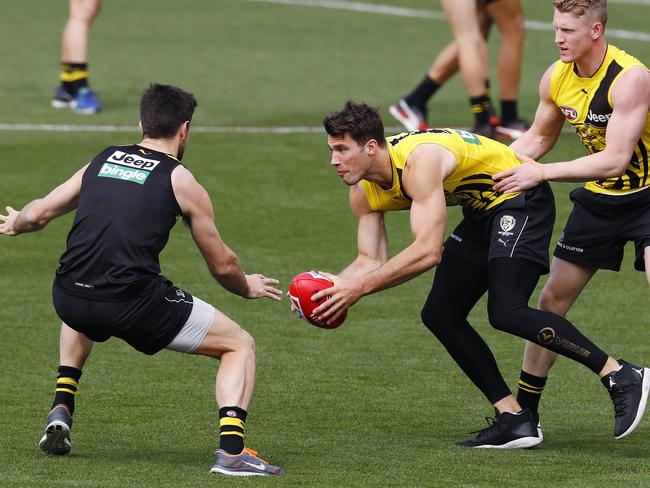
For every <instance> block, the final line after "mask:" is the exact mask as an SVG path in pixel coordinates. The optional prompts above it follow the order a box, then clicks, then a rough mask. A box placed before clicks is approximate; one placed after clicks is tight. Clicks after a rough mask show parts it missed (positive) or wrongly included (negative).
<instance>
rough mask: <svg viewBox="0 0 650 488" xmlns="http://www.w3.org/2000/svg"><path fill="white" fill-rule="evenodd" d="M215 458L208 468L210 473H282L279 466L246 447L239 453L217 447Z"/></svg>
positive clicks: (264, 474)
mask: <svg viewBox="0 0 650 488" xmlns="http://www.w3.org/2000/svg"><path fill="white" fill-rule="evenodd" d="M215 454H216V455H217V459H216V460H215V463H214V466H212V469H210V473H211V474H218V473H221V474H227V475H229V476H272V475H282V474H284V471H282V468H280V467H279V466H273V465H272V464H269V463H267V462H266V461H264V460H263V459H262V458H260V457H258V456H257V451H253V450H252V449H249V448H247V447H245V448H244V450H243V451H242V452H240V453H239V454H228V453H227V452H226V451H224V450H223V449H217V452H216V453H215Z"/></svg>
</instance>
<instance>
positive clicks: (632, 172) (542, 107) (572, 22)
mask: <svg viewBox="0 0 650 488" xmlns="http://www.w3.org/2000/svg"><path fill="white" fill-rule="evenodd" d="M553 5H554V7H555V13H554V17H553V25H554V26H555V43H556V44H557V46H558V48H559V50H560V60H559V61H557V62H555V63H553V64H552V65H551V66H550V67H549V68H548V69H547V70H546V73H544V75H543V77H542V80H541V82H540V85H539V92H540V102H539V106H538V108H537V113H536V114H535V120H534V122H533V124H532V126H531V128H530V130H528V131H527V132H526V133H525V134H524V135H523V136H522V137H521V138H519V139H518V140H517V141H515V142H514V143H513V144H512V146H511V147H512V148H513V149H515V150H517V151H518V152H519V153H521V154H522V158H524V159H525V160H526V163H525V164H522V165H521V166H518V167H516V168H512V169H510V170H508V171H506V172H504V173H500V174H497V175H496V178H497V179H498V180H500V181H499V182H498V183H497V184H496V185H495V189H497V190H499V191H502V192H503V191H523V190H525V189H527V188H531V187H532V186H534V185H537V184H539V183H540V182H543V181H586V182H588V183H587V184H586V185H585V186H584V188H576V189H575V190H573V191H572V192H571V200H572V201H573V204H574V206H573V210H572V212H571V215H570V216H569V220H568V221H567V223H566V225H565V227H564V232H563V233H562V236H561V237H560V241H559V242H558V243H557V246H556V247H555V257H554V258H553V262H552V264H551V276H550V278H549V280H548V281H547V283H546V285H545V286H544V289H543V290H542V293H541V296H540V300H539V306H540V308H541V309H542V310H548V311H550V312H553V313H556V314H558V315H565V314H566V313H567V312H568V311H569V309H570V308H571V306H572V305H573V303H574V302H575V301H576V299H577V298H578V296H579V295H580V293H581V292H582V290H583V289H584V287H585V286H586V285H587V283H589V280H591V278H592V277H593V276H594V274H595V273H596V271H598V269H610V270H613V271H618V270H619V269H620V266H621V261H622V259H623V247H624V246H625V244H626V243H627V242H633V243H634V246H635V250H636V259H635V262H634V267H635V268H636V269H637V270H638V271H644V270H645V273H646V277H647V279H648V284H650V176H649V158H650V113H649V111H648V110H649V104H650V72H648V69H647V68H646V67H645V66H644V65H643V64H642V63H641V62H640V61H639V60H638V59H636V58H634V57H632V56H630V55H629V54H627V53H626V52H625V51H621V50H620V49H618V48H617V47H616V46H613V45H611V44H608V43H607V41H606V39H605V25H606V23H607V2H606V1H605V0H555V1H554V2H553ZM565 119H566V120H567V121H568V122H569V124H571V125H572V126H573V127H574V129H575V131H576V133H577V134H578V137H579V138H580V140H581V141H582V144H583V145H584V146H585V149H586V150H587V153H588V155H587V156H584V157H582V158H579V159H575V160H573V161H565V162H560V163H548V164H544V165H540V164H538V163H536V162H535V161H533V160H530V159H527V158H525V157H524V156H523V155H526V156H529V157H530V158H533V159H539V158H541V157H542V156H544V155H545V154H546V153H547V152H549V151H550V150H551V149H552V148H553V146H554V145H555V143H556V142H557V140H558V137H559V135H560V132H561V130H562V126H563V124H564V120H565ZM621 306H622V307H626V306H637V304H621ZM640 306H643V305H640ZM556 358H557V355H556V354H554V353H553V352H552V351H548V350H546V349H542V348H540V347H539V346H538V345H536V344H533V343H527V344H526V352H525V356H524V361H523V365H522V371H521V376H520V379H519V394H518V399H519V401H520V403H521V404H522V405H523V406H526V407H528V408H530V409H531V410H534V411H537V408H538V405H539V400H540V397H541V394H542V392H543V390H544V386H545V384H546V378H547V376H548V372H549V370H550V368H551V366H552V365H553V363H554V361H555V359H556ZM636 380H638V378H635V377H634V376H633V377H632V378H630V379H629V381H636ZM629 381H625V382H623V381H619V382H618V383H617V386H616V387H617V388H621V389H625V388H628V387H629V386H628V384H629ZM644 381H645V379H644Z"/></svg>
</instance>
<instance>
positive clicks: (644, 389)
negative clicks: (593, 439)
mask: <svg viewBox="0 0 650 488" xmlns="http://www.w3.org/2000/svg"><path fill="white" fill-rule="evenodd" d="M648 390H650V369H648V368H643V383H642V384H641V401H640V402H639V408H638V410H637V411H636V417H634V422H632V425H630V428H629V429H627V430H626V431H625V432H623V433H622V434H621V435H619V436H614V438H615V439H622V438H623V437H625V436H628V435H630V434H631V433H632V431H633V430H634V429H636V427H637V425H639V422H641V418H642V417H643V412H645V407H646V404H647V403H648Z"/></svg>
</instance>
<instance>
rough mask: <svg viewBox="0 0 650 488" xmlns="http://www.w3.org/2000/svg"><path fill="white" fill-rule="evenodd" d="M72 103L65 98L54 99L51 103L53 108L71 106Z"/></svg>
mask: <svg viewBox="0 0 650 488" xmlns="http://www.w3.org/2000/svg"><path fill="white" fill-rule="evenodd" d="M70 103H71V102H64V101H63V100H52V101H51V102H50V105H52V107H53V108H70Z"/></svg>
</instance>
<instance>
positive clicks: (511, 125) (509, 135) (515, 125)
mask: <svg viewBox="0 0 650 488" xmlns="http://www.w3.org/2000/svg"><path fill="white" fill-rule="evenodd" d="M529 127H530V126H529V125H528V122H526V121H525V120H522V119H517V120H513V121H512V122H508V123H502V124H499V125H497V126H496V127H495V129H496V132H497V136H498V137H499V139H506V140H512V141H515V140H517V139H519V138H520V137H521V136H522V135H524V132H526V131H527V130H528V129H529Z"/></svg>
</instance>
